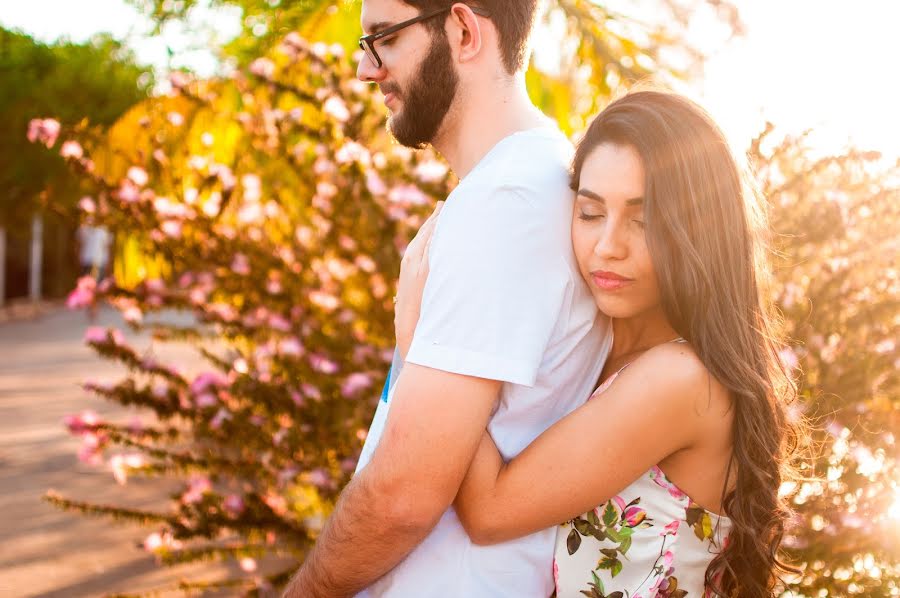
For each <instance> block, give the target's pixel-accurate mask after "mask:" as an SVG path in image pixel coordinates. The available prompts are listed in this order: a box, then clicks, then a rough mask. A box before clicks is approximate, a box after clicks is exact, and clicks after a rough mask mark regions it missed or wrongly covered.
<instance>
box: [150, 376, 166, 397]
mask: <svg viewBox="0 0 900 598" xmlns="http://www.w3.org/2000/svg"><path fill="white" fill-rule="evenodd" d="M150 394H152V395H153V396H154V397H156V398H157V399H160V400H162V399H165V398H167V397H168V396H169V383H168V382H166V381H165V380H157V381H156V382H154V383H153V386H152V387H150Z"/></svg>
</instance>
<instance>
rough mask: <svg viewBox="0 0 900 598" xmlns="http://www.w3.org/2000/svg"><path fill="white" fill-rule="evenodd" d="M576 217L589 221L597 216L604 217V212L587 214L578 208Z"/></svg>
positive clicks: (597, 217)
mask: <svg viewBox="0 0 900 598" xmlns="http://www.w3.org/2000/svg"><path fill="white" fill-rule="evenodd" d="M578 218H579V219H581V220H585V221H588V222H590V221H591V220H597V219H599V218H606V214H588V213H587V212H585V211H584V210H578Z"/></svg>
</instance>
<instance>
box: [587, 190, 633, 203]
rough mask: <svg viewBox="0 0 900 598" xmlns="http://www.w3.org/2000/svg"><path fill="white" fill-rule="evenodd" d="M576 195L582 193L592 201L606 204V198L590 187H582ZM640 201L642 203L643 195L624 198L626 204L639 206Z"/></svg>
mask: <svg viewBox="0 0 900 598" xmlns="http://www.w3.org/2000/svg"><path fill="white" fill-rule="evenodd" d="M578 195H582V196H584V197H587V198H588V199H593V200H594V201H599V202H600V203H602V204H603V205H606V198H604V197H603V196H602V195H600V194H599V193H594V192H593V191H591V190H590V189H584V188H582V189H579V190H578ZM642 203H644V198H643V197H632V198H631V199H626V200H625V205H627V206H639V205H641V204H642Z"/></svg>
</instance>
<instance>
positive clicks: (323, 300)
mask: <svg viewBox="0 0 900 598" xmlns="http://www.w3.org/2000/svg"><path fill="white" fill-rule="evenodd" d="M309 301H310V303H312V304H313V305H316V306H318V307H320V308H322V309H324V310H325V311H329V312H330V311H334V310H335V309H336V308H337V307H338V306H339V305H340V301H339V300H338V298H337V297H335V296H334V295H331V294H329V293H323V292H322V291H312V292H311V293H310V294H309Z"/></svg>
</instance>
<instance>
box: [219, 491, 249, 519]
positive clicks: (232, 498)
mask: <svg viewBox="0 0 900 598" xmlns="http://www.w3.org/2000/svg"><path fill="white" fill-rule="evenodd" d="M222 508H223V509H225V512H227V513H228V514H229V515H231V516H232V517H237V516H238V515H240V514H241V513H243V512H244V509H245V508H246V507H245V506H244V499H243V498H241V496H240V495H238V494H229V495H228V496H226V497H225V500H223V501H222Z"/></svg>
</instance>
